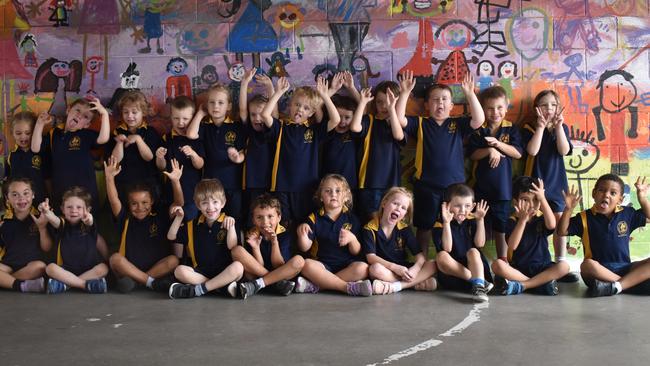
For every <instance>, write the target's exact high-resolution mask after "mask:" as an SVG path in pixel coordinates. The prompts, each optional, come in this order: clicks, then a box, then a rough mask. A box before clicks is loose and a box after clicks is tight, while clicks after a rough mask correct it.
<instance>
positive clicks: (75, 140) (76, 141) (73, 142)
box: [68, 136, 81, 150]
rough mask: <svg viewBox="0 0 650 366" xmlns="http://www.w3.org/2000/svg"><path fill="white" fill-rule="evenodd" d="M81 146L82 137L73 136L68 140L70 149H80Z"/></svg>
mask: <svg viewBox="0 0 650 366" xmlns="http://www.w3.org/2000/svg"><path fill="white" fill-rule="evenodd" d="M80 148H81V139H80V138H79V136H73V137H72V138H71V139H70V142H68V150H79V149H80Z"/></svg>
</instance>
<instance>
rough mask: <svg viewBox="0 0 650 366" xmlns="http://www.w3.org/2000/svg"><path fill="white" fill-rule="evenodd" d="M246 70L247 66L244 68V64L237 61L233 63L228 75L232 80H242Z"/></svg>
mask: <svg viewBox="0 0 650 366" xmlns="http://www.w3.org/2000/svg"><path fill="white" fill-rule="evenodd" d="M245 72H246V68H244V64H242V63H241V62H237V63H234V64H232V65H231V66H230V68H229V69H228V77H229V78H230V80H232V81H241V79H242V77H244V73H245Z"/></svg>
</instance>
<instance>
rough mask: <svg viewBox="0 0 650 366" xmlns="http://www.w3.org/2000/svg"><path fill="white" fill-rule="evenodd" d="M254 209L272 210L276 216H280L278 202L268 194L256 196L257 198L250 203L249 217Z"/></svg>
mask: <svg viewBox="0 0 650 366" xmlns="http://www.w3.org/2000/svg"><path fill="white" fill-rule="evenodd" d="M256 208H260V209H264V208H273V209H275V211H276V212H277V213H278V216H282V206H281V205H280V201H279V200H278V199H277V198H275V197H273V196H271V195H270V194H268V193H265V194H262V195H260V196H257V198H255V199H254V200H253V203H251V215H252V214H253V211H254V210H255V209H256Z"/></svg>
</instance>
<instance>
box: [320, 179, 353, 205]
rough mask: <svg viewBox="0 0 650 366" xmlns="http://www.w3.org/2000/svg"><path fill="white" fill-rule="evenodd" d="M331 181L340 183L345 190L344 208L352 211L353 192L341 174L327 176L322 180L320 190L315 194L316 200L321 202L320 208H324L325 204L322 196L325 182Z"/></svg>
mask: <svg viewBox="0 0 650 366" xmlns="http://www.w3.org/2000/svg"><path fill="white" fill-rule="evenodd" d="M330 179H331V180H333V181H336V182H337V183H339V184H340V185H341V187H342V188H343V195H344V199H343V206H344V207H345V208H346V209H347V210H350V209H352V191H351V190H350V185H349V184H348V181H347V180H346V179H345V177H344V176H342V175H340V174H327V175H326V176H324V177H323V179H321V180H320V184H319V185H318V189H317V190H316V193H315V194H314V199H315V200H316V201H317V202H320V206H321V207H322V205H323V202H322V201H321V194H322V193H323V186H324V185H325V182H327V181H328V180H330Z"/></svg>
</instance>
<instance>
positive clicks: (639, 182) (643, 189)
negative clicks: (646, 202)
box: [634, 177, 650, 197]
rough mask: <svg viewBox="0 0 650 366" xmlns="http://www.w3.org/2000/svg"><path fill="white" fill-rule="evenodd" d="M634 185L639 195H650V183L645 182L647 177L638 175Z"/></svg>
mask: <svg viewBox="0 0 650 366" xmlns="http://www.w3.org/2000/svg"><path fill="white" fill-rule="evenodd" d="M634 187H635V188H636V194H637V196H639V197H648V189H649V188H650V185H649V184H648V183H646V182H645V177H637V178H636V182H635V183H634Z"/></svg>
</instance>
